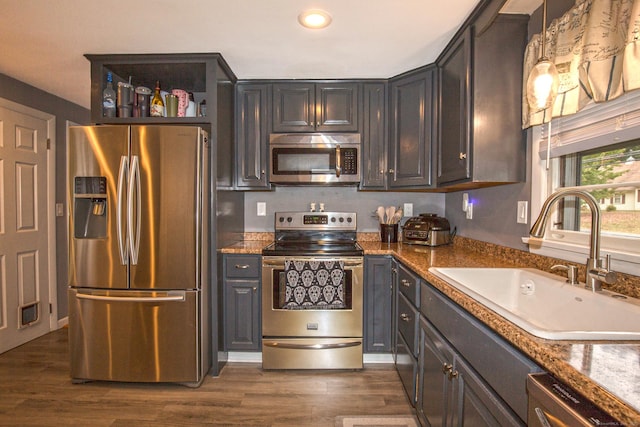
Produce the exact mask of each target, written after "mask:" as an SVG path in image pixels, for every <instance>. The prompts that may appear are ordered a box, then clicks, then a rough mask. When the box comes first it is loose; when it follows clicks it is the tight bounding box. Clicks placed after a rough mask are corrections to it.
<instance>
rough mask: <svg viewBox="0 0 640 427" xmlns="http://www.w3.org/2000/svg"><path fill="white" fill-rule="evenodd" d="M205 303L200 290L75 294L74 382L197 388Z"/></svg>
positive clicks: (71, 312)
mask: <svg viewBox="0 0 640 427" xmlns="http://www.w3.org/2000/svg"><path fill="white" fill-rule="evenodd" d="M200 298H201V296H200V292H199V291H158V292H151V291H145V292H143V291H109V290H93V291H91V290H77V289H70V290H69V345H70V353H71V378H72V379H73V380H74V381H84V380H108V381H132V382H181V383H187V384H189V383H192V384H193V385H197V384H198V383H199V382H200V381H201V380H202V378H203V376H204V373H205V372H204V368H203V363H204V361H203V360H202V355H201V348H202V343H201V337H200V335H199V331H200V326H199V324H198V318H199V316H198V314H199V307H200V301H199V299H200ZM205 354H206V352H205ZM189 385H191V384H189Z"/></svg>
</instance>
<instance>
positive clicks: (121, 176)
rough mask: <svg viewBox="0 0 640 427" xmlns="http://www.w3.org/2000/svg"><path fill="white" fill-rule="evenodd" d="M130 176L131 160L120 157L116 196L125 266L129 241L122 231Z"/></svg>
mask: <svg viewBox="0 0 640 427" xmlns="http://www.w3.org/2000/svg"><path fill="white" fill-rule="evenodd" d="M128 175H129V159H128V158H127V156H121V157H120V169H119V170H118V192H117V195H116V199H117V202H116V226H117V229H118V252H119V253H120V264H122V265H125V264H127V262H129V253H128V251H127V244H128V239H127V236H126V235H125V236H124V239H123V234H122V233H123V231H122V204H123V203H122V198H123V197H124V194H125V193H124V182H125V180H126V179H127V176H128Z"/></svg>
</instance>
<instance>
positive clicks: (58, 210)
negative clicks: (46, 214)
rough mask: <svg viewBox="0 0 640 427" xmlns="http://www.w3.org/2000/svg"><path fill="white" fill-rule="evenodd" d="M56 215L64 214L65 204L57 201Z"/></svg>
mask: <svg viewBox="0 0 640 427" xmlns="http://www.w3.org/2000/svg"><path fill="white" fill-rule="evenodd" d="M56 216H64V205H63V204H62V203H56Z"/></svg>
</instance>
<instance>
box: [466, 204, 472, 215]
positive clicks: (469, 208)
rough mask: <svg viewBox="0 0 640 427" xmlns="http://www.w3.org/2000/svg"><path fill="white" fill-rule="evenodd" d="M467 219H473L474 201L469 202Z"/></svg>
mask: <svg viewBox="0 0 640 427" xmlns="http://www.w3.org/2000/svg"><path fill="white" fill-rule="evenodd" d="M466 212H467V219H473V203H471V202H469V203H467V211H466Z"/></svg>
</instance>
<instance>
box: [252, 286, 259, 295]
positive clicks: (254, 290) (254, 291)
mask: <svg viewBox="0 0 640 427" xmlns="http://www.w3.org/2000/svg"><path fill="white" fill-rule="evenodd" d="M252 289H253V293H254V294H255V293H256V292H258V288H257V287H255V286H254V287H253V288H252Z"/></svg>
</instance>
